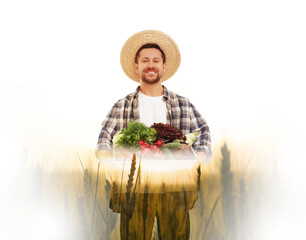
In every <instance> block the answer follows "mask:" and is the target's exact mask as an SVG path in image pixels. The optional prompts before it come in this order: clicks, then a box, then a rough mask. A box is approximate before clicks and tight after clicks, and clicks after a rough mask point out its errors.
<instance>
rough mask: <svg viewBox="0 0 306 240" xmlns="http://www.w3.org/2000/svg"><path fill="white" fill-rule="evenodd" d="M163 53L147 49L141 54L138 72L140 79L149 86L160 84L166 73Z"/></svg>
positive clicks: (137, 66) (154, 49) (137, 67)
mask: <svg viewBox="0 0 306 240" xmlns="http://www.w3.org/2000/svg"><path fill="white" fill-rule="evenodd" d="M165 67H166V64H165V63H163V58H162V55H161V52H160V51H159V50H158V49H156V48H145V49H142V50H141V51H140V52H139V58H138V63H137V64H136V72H137V73H138V76H139V77H140V79H141V80H142V81H143V82H145V83H147V84H155V83H157V82H159V80H160V79H161V77H162V76H163V74H164V72H165Z"/></svg>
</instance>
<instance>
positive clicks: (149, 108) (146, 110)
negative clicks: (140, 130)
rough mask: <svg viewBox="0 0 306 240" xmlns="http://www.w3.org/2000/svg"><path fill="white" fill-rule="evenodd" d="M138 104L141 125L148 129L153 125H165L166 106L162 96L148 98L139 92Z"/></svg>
mask: <svg viewBox="0 0 306 240" xmlns="http://www.w3.org/2000/svg"><path fill="white" fill-rule="evenodd" d="M138 104H139V105H138V106H139V117H140V122H141V123H144V124H145V125H146V126H148V127H150V126H151V125H152V124H153V123H164V124H166V123H167V106H166V102H165V101H164V100H163V95H162V96H158V97H150V96H147V95H145V94H143V93H142V92H140V91H139V93H138Z"/></svg>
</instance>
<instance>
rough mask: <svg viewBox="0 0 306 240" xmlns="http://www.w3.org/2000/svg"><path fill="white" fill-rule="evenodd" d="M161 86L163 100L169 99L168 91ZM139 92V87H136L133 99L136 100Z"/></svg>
mask: <svg viewBox="0 0 306 240" xmlns="http://www.w3.org/2000/svg"><path fill="white" fill-rule="evenodd" d="M162 86H163V88H164V94H163V96H164V98H165V99H166V100H168V99H170V94H169V91H168V89H167V88H166V87H165V86H164V85H162ZM139 91H140V86H138V87H137V88H136V91H135V92H134V95H133V98H138V93H139Z"/></svg>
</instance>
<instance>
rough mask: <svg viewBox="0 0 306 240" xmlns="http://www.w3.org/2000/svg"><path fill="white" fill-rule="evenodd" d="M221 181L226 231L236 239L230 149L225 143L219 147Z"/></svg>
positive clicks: (234, 200)
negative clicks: (220, 154)
mask: <svg viewBox="0 0 306 240" xmlns="http://www.w3.org/2000/svg"><path fill="white" fill-rule="evenodd" d="M221 153H222V159H221V182H222V206H223V216H224V224H225V229H226V232H227V233H228V235H229V236H231V237H230V239H236V233H237V217H236V199H235V196H234V180H233V172H232V171H231V161H230V151H229V150H228V148H227V145H226V143H225V144H224V145H223V147H222V148H221Z"/></svg>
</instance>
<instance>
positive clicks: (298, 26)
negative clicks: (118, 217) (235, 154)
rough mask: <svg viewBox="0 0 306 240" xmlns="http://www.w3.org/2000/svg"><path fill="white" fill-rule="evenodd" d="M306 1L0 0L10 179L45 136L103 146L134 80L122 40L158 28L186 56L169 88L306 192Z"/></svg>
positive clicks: (215, 133) (1, 106) (216, 140)
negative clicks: (115, 109) (108, 121)
mask: <svg viewBox="0 0 306 240" xmlns="http://www.w3.org/2000/svg"><path fill="white" fill-rule="evenodd" d="M305 10H306V9H305V7H304V5H303V1H295V0H293V1H288V0H287V1H276V0H274V1H273V0H265V1H263V0H258V1H242V0H241V1H239V0H233V1H188V3H187V1H159V0H157V1H151V2H147V1H132V0H130V1H68V0H61V1H57V0H53V1H31V0H30V1H14V0H12V1H1V3H0V82H1V83H0V84H1V85H0V94H1V95H0V97H1V102H0V113H1V120H0V123H1V126H0V130H1V138H0V140H1V142H0V143H1V146H2V147H3V149H2V150H1V151H2V152H3V154H2V156H3V157H2V161H3V165H2V170H1V172H2V174H1V178H3V179H2V180H4V181H7V180H8V179H14V178H15V177H16V176H18V174H20V173H21V172H22V171H23V167H24V165H23V160H24V159H23V156H24V154H25V153H28V154H29V152H31V153H32V154H33V152H35V151H38V152H39V151H42V150H37V149H36V150H34V149H35V148H38V146H40V145H39V144H42V143H43V144H45V145H44V146H47V145H48V144H52V143H54V144H55V142H56V144H58V145H60V144H66V145H69V144H71V145H74V146H77V147H80V146H81V147H85V146H86V147H89V148H90V147H92V148H94V147H95V146H94V145H95V143H96V141H97V137H98V134H99V130H100V124H101V122H102V121H103V119H104V118H105V116H106V114H107V112H108V111H109V110H110V108H111V107H112V105H113V104H114V102H115V101H117V100H119V99H121V98H123V97H124V96H126V95H127V94H129V93H131V92H133V91H134V90H135V88H136V87H137V84H136V83H135V82H133V81H131V80H129V79H128V78H127V76H125V75H124V73H123V71H122V69H121V66H120V51H121V47H122V45H123V44H124V42H125V41H126V40H127V39H128V38H129V37H130V36H131V35H133V34H134V33H136V32H138V31H142V30H146V29H157V30H160V31H163V32H165V33H167V34H168V35H170V36H171V37H172V38H173V39H174V40H175V41H176V43H177V44H178V46H179V48H180V51H181V55H182V62H181V66H180V69H179V70H178V72H177V73H176V74H175V75H174V76H173V77H172V78H171V79H170V80H168V81H167V82H165V86H166V87H167V88H168V89H169V90H171V91H174V92H176V93H178V94H180V95H183V96H185V97H188V98H189V99H190V101H191V102H192V103H193V104H194V105H195V106H196V108H197V109H198V110H199V112H201V114H202V115H203V117H204V118H205V119H206V121H207V122H208V124H209V126H210V128H211V134H212V139H213V144H215V145H217V144H221V143H222V142H223V141H224V140H227V141H228V142H230V143H232V146H236V148H237V149H239V148H240V150H241V151H242V152H243V151H246V148H247V150H248V151H249V152H255V153H256V154H257V157H258V158H257V159H256V161H267V159H271V158H273V159H274V160H277V161H279V162H281V167H282V171H283V174H284V176H285V178H284V182H285V184H288V185H290V188H291V187H293V189H296V191H297V192H299V193H301V190H303V186H304V185H303V182H304V181H305V178H304V177H303V173H304V168H305V166H306V164H305V161H306V158H305V146H306V144H305V143H306V141H305V129H306V128H305V126H304V124H305V121H306V117H305V100H306V97H305V93H304V92H305V90H304V89H305V87H303V86H304V84H303V83H304V81H305V80H306V78H305V75H306V74H305V66H306V57H305V56H306V44H305V42H306V35H305V29H306V26H305V22H306V17H305V12H306V11H305ZM38 143H39V144H38ZM37 144H38V145H37ZM48 151H50V152H52V149H48ZM41 154H43V153H41ZM244 154H245V153H244ZM248 154H249V153H246V156H247V157H248V156H249V155H248ZM34 155H35V154H34ZM27 159H28V158H27ZM32 160H33V162H35V161H36V160H35V159H32ZM254 165H260V164H256V163H255V164H254ZM302 192H303V191H302ZM300 197H302V198H305V194H302V193H301V196H300Z"/></svg>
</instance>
